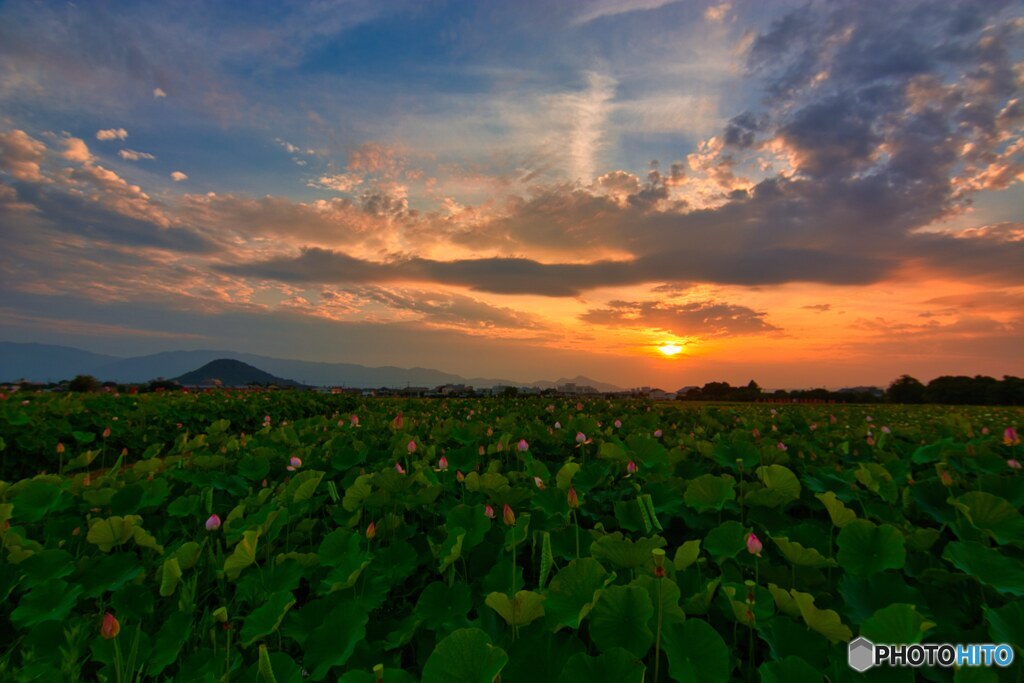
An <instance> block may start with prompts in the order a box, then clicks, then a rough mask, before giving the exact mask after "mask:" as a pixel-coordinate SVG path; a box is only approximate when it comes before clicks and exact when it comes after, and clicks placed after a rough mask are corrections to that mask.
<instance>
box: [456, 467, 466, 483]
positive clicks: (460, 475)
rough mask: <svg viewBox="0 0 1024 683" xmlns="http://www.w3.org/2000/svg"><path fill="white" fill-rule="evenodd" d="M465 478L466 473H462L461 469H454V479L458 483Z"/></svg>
mask: <svg viewBox="0 0 1024 683" xmlns="http://www.w3.org/2000/svg"><path fill="white" fill-rule="evenodd" d="M465 480H466V475H464V474H463V473H462V470H455V481H457V482H459V483H460V484H461V483H462V482H464V481H465Z"/></svg>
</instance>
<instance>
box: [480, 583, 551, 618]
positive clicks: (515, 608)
mask: <svg viewBox="0 0 1024 683" xmlns="http://www.w3.org/2000/svg"><path fill="white" fill-rule="evenodd" d="M543 603H544V596H543V595H541V594H540V593H534V592H533V591H519V592H518V593H516V597H515V599H511V600H510V599H509V597H508V595H506V594H505V593H491V594H490V595H488V596H487V599H486V600H484V604H486V605H487V606H488V607H490V608H491V609H493V610H494V611H495V612H497V613H498V614H499V615H501V618H502V619H504V620H505V623H506V624H508V625H509V626H526V625H527V624H531V623H533V622H534V621H536V620H537V619H540V618H541V617H543V616H544V605H543Z"/></svg>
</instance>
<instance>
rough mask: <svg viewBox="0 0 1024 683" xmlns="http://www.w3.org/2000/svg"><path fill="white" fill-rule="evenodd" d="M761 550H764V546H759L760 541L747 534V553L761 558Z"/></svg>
mask: <svg viewBox="0 0 1024 683" xmlns="http://www.w3.org/2000/svg"><path fill="white" fill-rule="evenodd" d="M762 550H764V545H762V544H761V539H759V538H758V537H757V535H756V534H754V533H753V532H751V533H749V534H747V552H748V553H750V554H751V555H757V556H758V557H761V551H762Z"/></svg>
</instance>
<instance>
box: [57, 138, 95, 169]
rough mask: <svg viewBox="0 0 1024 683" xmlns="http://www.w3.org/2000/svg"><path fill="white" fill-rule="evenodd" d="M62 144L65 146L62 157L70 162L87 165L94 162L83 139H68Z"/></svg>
mask: <svg viewBox="0 0 1024 683" xmlns="http://www.w3.org/2000/svg"><path fill="white" fill-rule="evenodd" d="M61 142H63V144H64V153H63V154H62V156H63V157H64V158H65V159H67V160H68V161H74V162H76V163H79V164H87V163H89V162H90V161H91V160H92V154H90V153H89V147H88V145H86V144H85V140H82V139H81V138H73V137H67V138H64V139H63V140H62V141H61Z"/></svg>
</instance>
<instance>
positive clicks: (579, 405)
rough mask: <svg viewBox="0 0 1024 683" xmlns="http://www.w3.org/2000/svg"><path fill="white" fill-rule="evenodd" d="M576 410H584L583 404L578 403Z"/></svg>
mask: <svg viewBox="0 0 1024 683" xmlns="http://www.w3.org/2000/svg"><path fill="white" fill-rule="evenodd" d="M576 410H583V404H582V403H580V402H579V401H577V402H576Z"/></svg>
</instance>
